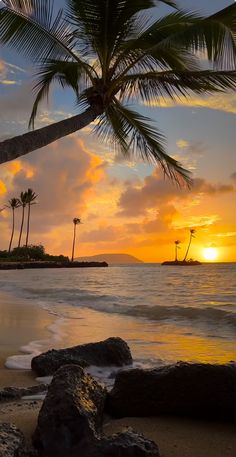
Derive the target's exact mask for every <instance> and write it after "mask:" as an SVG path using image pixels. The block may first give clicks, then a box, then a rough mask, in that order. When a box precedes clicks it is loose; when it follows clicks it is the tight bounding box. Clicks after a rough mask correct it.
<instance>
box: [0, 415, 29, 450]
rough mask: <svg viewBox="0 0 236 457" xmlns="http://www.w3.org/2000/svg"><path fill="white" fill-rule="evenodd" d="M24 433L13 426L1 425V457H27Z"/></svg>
mask: <svg viewBox="0 0 236 457" xmlns="http://www.w3.org/2000/svg"><path fill="white" fill-rule="evenodd" d="M25 452H26V451H25V440H24V436H23V433H22V432H21V431H20V430H19V429H18V428H17V427H16V426H15V425H13V424H5V423H2V424H0V457H25V455H26V454H25Z"/></svg>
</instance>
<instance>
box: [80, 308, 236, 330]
mask: <svg viewBox="0 0 236 457" xmlns="http://www.w3.org/2000/svg"><path fill="white" fill-rule="evenodd" d="M86 308H89V309H94V310H96V311H100V312H106V313H112V314H122V315H128V316H133V317H136V318H145V319H148V320H154V321H164V320H171V321H173V320H174V321H179V320H187V321H191V323H194V322H200V323H212V324H214V325H215V324H218V325H219V326H220V325H223V324H226V325H227V326H228V325H230V326H233V327H236V313H233V312H228V311H224V310H222V309H219V308H217V309H216V308H212V307H211V308H210V307H205V308H194V307H180V306H161V305H156V306H144V305H138V306H120V305H118V304H113V305H112V306H109V307H108V306H99V305H97V304H96V305H95V304H94V305H93V306H91V305H87V306H86Z"/></svg>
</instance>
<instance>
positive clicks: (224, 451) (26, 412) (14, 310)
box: [0, 293, 236, 457]
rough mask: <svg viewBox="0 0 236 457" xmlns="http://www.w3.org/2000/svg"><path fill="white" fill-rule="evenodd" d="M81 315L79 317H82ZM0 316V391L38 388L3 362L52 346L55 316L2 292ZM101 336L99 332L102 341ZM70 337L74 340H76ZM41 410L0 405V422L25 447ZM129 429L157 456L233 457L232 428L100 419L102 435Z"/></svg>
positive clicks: (31, 403) (37, 403)
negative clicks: (16, 431) (27, 349)
mask: <svg viewBox="0 0 236 457" xmlns="http://www.w3.org/2000/svg"><path fill="white" fill-rule="evenodd" d="M81 315H82V316H83V312H82V313H81ZM0 316H1V319H2V321H1V328H2V332H1V337H0V338H1V339H0V343H1V351H0V388H3V387H9V386H15V387H28V386H32V385H35V384H37V383H38V382H37V380H36V375H35V374H34V373H33V372H32V371H31V370H15V369H8V368H6V367H5V362H6V359H8V360H9V357H11V356H14V355H17V356H19V355H23V356H25V355H27V354H24V353H22V352H20V348H21V347H22V346H30V344H29V343H32V342H36V343H37V342H39V343H40V344H39V346H38V348H41V349H43V342H45V347H47V344H48V342H49V341H51V342H52V333H51V332H50V330H49V329H50V328H51V326H53V325H55V321H56V319H57V318H58V316H56V315H55V314H54V315H53V314H50V313H49V312H48V310H46V309H43V307H41V306H39V305H38V304H36V303H33V302H32V301H29V302H27V301H25V300H23V299H20V298H17V297H14V296H13V295H11V294H7V293H6V294H2V296H1V302H0ZM91 316H92V319H94V320H92V321H90V323H91V322H92V323H95V321H96V322H97V325H98V321H97V320H96V313H95V312H94V311H92V312H91ZM84 317H85V318H84V319H82V320H81V321H79V320H78V322H81V325H85V320H86V314H85V315H84ZM102 317H103V316H102V315H101V318H102ZM113 319H115V316H107V325H108V331H109V333H110V330H109V328H110V327H109V323H110V322H113ZM117 319H118V318H117ZM74 322H77V321H74ZM82 322H83V324H82ZM87 324H88V323H87ZM66 325H68V323H67V324H66ZM91 331H92V330H91ZM102 332H103V330H102V328H101V336H102ZM83 335H84V334H83V332H81V334H80V341H78V344H79V343H80V342H81V339H83V338H84V336H83ZM73 338H74V339H76V335H74V337H73ZM90 339H92V338H91V332H89V333H88V335H87V341H84V342H89V341H90ZM56 342H57V345H60V346H63V347H65V343H66V342H67V341H66V339H63V341H61V344H59V342H58V340H57V341H55V343H56ZM71 342H73V341H71ZM28 355H29V356H30V354H28ZM41 405H42V400H37V399H32V400H18V401H11V402H4V403H3V402H1V403H0V422H8V423H9V422H10V423H14V424H15V425H16V426H18V427H19V428H20V429H21V430H22V432H23V433H24V435H25V437H26V440H27V442H28V443H30V442H31V437H32V433H33V432H34V430H35V428H36V424H37V417H38V413H39V410H40V408H41ZM129 427H132V428H133V429H134V430H136V431H137V432H141V433H143V434H144V435H145V436H146V437H147V438H150V439H152V440H154V441H155V442H156V443H157V444H158V446H159V448H160V452H161V457H199V456H201V457H222V456H224V457H234V456H235V455H236V425H234V424H230V423H222V422H210V421H200V420H193V419H187V418H177V417H164V416H162V417H152V418H150V417H148V418H123V419H119V420H114V419H111V418H109V417H105V421H104V432H105V433H106V434H107V435H110V434H112V433H116V432H118V431H121V430H127V428H129Z"/></svg>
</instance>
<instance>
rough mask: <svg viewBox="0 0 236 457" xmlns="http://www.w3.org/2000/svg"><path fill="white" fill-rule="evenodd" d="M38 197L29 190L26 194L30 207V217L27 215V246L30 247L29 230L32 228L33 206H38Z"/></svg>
mask: <svg viewBox="0 0 236 457" xmlns="http://www.w3.org/2000/svg"><path fill="white" fill-rule="evenodd" d="M37 196H38V195H36V193H35V192H34V191H33V190H32V189H28V190H27V192H26V204H27V207H28V215H27V230H26V241H25V246H26V247H28V240H29V228H30V210H31V206H32V205H36V201H35V200H36V198H37Z"/></svg>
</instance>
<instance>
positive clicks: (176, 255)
mask: <svg viewBox="0 0 236 457" xmlns="http://www.w3.org/2000/svg"><path fill="white" fill-rule="evenodd" d="M179 244H180V241H179V240H176V241H175V262H178V249H180V248H179Z"/></svg>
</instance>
